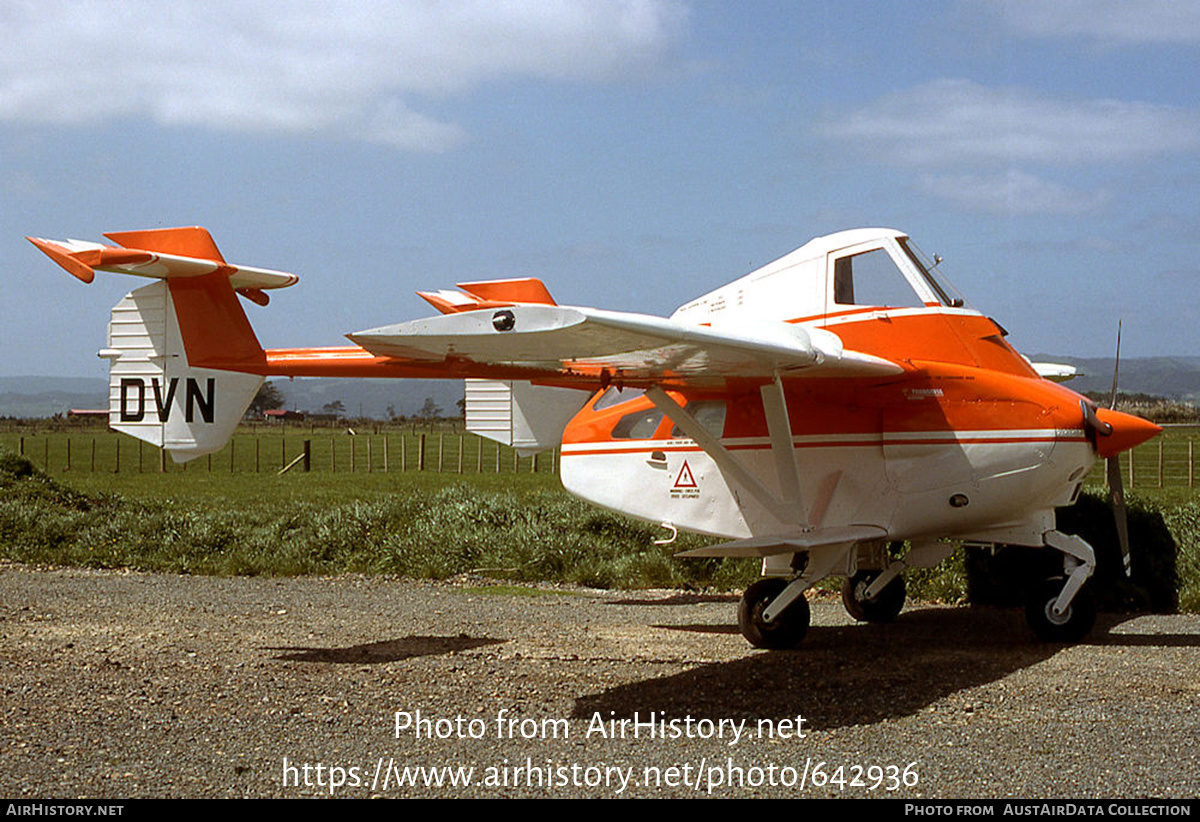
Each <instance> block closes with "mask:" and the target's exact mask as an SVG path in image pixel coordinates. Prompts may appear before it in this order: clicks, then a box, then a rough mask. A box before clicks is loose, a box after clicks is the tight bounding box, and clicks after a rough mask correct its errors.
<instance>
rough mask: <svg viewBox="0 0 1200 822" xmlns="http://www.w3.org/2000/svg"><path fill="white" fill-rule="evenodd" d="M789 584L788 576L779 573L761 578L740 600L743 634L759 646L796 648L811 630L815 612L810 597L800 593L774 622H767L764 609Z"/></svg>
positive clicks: (750, 641) (739, 624) (781, 648)
mask: <svg viewBox="0 0 1200 822" xmlns="http://www.w3.org/2000/svg"><path fill="white" fill-rule="evenodd" d="M787 586H788V583H787V580H784V579H780V578H778V577H771V578H768V579H760V580H759V581H758V582H756V583H754V584H753V585H751V586H750V587H749V588H747V589H746V593H745V594H743V595H742V601H741V602H740V603H739V604H738V627H739V628H741V630H742V636H744V637H745V638H746V640H747V641H748V642H749V643H750V644H751V645H753V646H754V647H755V648H770V649H772V650H783V649H786V648H794V647H795V646H797V645H799V644H800V641H801V640H802V639H804V636H805V634H807V633H808V625H809V622H810V620H811V619H812V615H811V614H810V612H809V609H808V600H806V599H805V598H804V597H803V596H801V597H797V598H796V599H795V600H794V601H793V602H792V604H791V605H789V606H788V607H787V609H786V610H785V611H784V612H783V613H782V614H780V615H779V616H778V617H776V618H775V621H774V622H771V623H766V622H763V618H762V613H763V611H764V610H765V609H766V607H767V606H768V605H770V604H771V601H772V600H774V599H775V598H776V597H778V596H779V595H780V594H781V593H783V589H784V588H786V587H787Z"/></svg>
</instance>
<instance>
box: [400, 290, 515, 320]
mask: <svg viewBox="0 0 1200 822" xmlns="http://www.w3.org/2000/svg"><path fill="white" fill-rule="evenodd" d="M448 294H449V295H456V297H457V299H449V298H448V297H447V295H448ZM417 296H418V297H420V298H421V299H422V300H424V301H425V302H427V303H429V304H430V305H432V306H433V307H434V308H436V309H437V310H438V311H439V312H441V313H442V314H458V313H459V312H460V311H480V310H482V309H485V308H511V307H512V305H513V303H511V302H494V301H492V300H481V299H479V298H477V297H476V296H475V295H473V294H463V293H461V292H457V291H449V292H445V291H418V292H417Z"/></svg>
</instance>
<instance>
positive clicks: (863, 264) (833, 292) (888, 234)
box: [673, 228, 966, 323]
mask: <svg viewBox="0 0 1200 822" xmlns="http://www.w3.org/2000/svg"><path fill="white" fill-rule="evenodd" d="M940 263H941V260H940V259H936V258H935V259H932V260H931V259H930V258H929V257H928V256H926V255H925V254H924V253H922V252H921V251H920V249H918V248H917V246H916V245H915V244H914V243H913V242H912V240H910V239H909V238H908V237H907V236H906V235H904V234H902V233H900V232H898V231H894V230H891V229H870V228H864V229H855V230H853V231H843V232H839V233H837V234H830V235H828V236H826V237H818V238H817V239H815V240H812V241H810V242H808V243H806V244H805V245H804V246H802V247H801V248H799V249H797V250H796V251H793V252H792V253H791V254H788V255H787V256H785V257H781V258H780V259H778V260H776V261H775V262H772V263H769V264H768V265H765V266H763V267H762V268H760V269H758V270H757V271H754V272H752V273H750V274H747V275H746V276H745V277H742V278H741V279H739V280H735V281H734V282H732V283H730V284H729V285H727V286H724V287H722V288H719V289H717V290H716V291H712V292H710V293H708V294H705V295H704V296H702V297H699V298H697V299H696V300H693V301H692V302H690V303H688V304H687V305H685V306H682V307H681V308H680V309H679V310H677V311H676V312H675V314H674V315H673V318H675V319H681V320H688V321H693V322H697V323H717V322H724V321H726V320H734V319H738V318H739V317H740V316H743V315H753V316H754V317H755V318H758V319H777V320H781V321H805V320H817V319H820V318H822V317H824V316H826V315H831V314H839V313H847V312H849V311H854V310H856V309H861V308H867V307H870V308H925V307H933V306H943V307H946V308H965V307H966V301H965V300H964V299H963V297H962V295H961V294H959V293H958V291H957V290H956V289H955V288H954V287H953V286H952V285H951V284H950V283H949V282H948V281H947V280H946V279H945V278H944V277H942V276H941V275H940V274H939V273H935V272H936V270H937V268H938V266H939V264H940Z"/></svg>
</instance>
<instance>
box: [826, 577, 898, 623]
mask: <svg viewBox="0 0 1200 822" xmlns="http://www.w3.org/2000/svg"><path fill="white" fill-rule="evenodd" d="M880 573H881V572H880V571H859V572H858V573H857V574H855V575H854V576H852V577H850V578H849V579H847V580H846V581H845V583H843V584H842V604H843V605H845V606H846V613H848V614H850V616H852V617H854V618H855V619H857V620H858V621H859V622H891V621H893V620H894V619H895V618H896V617H898V616H900V611H901V610H903V608H904V600H905V597H906V596H907V592H906V590H905V587H904V577H896V578H895V579H893V580H892V581H891V582H889V583H888V584H887V585H885V586H884V587H883V590H882V591H880V592H879V594H878V596H876V597H875V598H874V599H866V598H864V597H863V595H862V592H863V591H865V590H866V589H867V587H868V586H869V585H870V584H871V583H872V582H874V581H875V579H876V578H877V577H878V576H879V574H880Z"/></svg>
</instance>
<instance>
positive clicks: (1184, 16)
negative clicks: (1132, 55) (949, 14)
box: [972, 0, 1200, 45]
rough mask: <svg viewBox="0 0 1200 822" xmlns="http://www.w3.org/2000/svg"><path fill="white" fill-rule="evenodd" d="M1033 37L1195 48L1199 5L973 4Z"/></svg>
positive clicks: (1105, 1)
mask: <svg viewBox="0 0 1200 822" xmlns="http://www.w3.org/2000/svg"><path fill="white" fill-rule="evenodd" d="M972 5H982V6H984V7H985V8H988V9H990V10H991V12H992V13H993V14H995V15H996V16H998V17H999V18H1000V19H1001V20H1003V21H1004V22H1005V23H1007V24H1008V26H1009V27H1010V28H1012V29H1013V30H1015V31H1017V32H1019V33H1021V34H1025V35H1029V36H1032V37H1044V38H1054V37H1058V38H1066V37H1082V38H1087V39H1092V40H1097V41H1100V42H1102V43H1109V44H1114V45H1137V44H1160V43H1181V44H1187V45H1197V44H1200V5H1197V4H1196V3H1191V2H1182V3H1181V2H1179V0H1053V2H1046V0H973V2H972Z"/></svg>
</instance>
